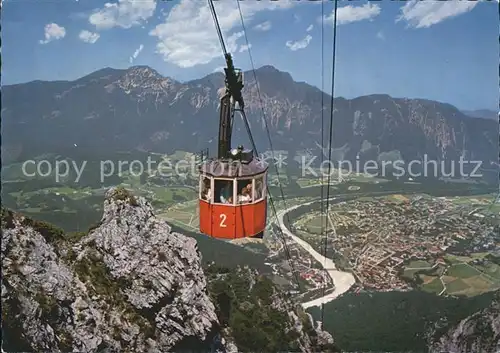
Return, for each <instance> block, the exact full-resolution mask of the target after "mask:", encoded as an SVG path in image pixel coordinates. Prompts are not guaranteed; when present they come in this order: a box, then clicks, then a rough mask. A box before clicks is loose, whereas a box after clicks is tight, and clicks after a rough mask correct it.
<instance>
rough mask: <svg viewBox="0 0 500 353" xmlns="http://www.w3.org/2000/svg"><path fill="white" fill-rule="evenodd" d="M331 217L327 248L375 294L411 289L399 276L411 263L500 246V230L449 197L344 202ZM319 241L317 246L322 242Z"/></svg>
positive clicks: (318, 238)
mask: <svg viewBox="0 0 500 353" xmlns="http://www.w3.org/2000/svg"><path fill="white" fill-rule="evenodd" d="M330 218H331V221H332V223H333V224H334V225H335V231H334V232H332V234H331V235H330V236H329V247H331V248H332V249H335V251H336V252H338V253H340V254H342V255H343V256H344V258H345V259H346V262H347V264H348V266H347V267H350V269H351V270H352V271H353V273H354V274H355V275H356V277H357V279H358V280H359V281H360V283H361V284H362V285H363V286H364V287H365V288H370V289H376V290H407V289H409V284H408V283H407V282H406V281H405V280H404V279H402V278H401V273H402V270H403V268H404V267H405V266H407V264H408V262H409V260H410V259H426V260H431V262H432V263H436V261H439V260H440V258H442V255H443V254H444V253H445V251H447V250H448V251H451V250H452V249H454V248H457V246H459V245H460V244H461V246H462V247H463V246H465V247H466V249H465V250H463V251H464V252H467V251H468V252H471V251H478V250H481V249H490V248H493V247H495V246H496V244H499V245H500V234H499V232H498V230H497V229H495V228H494V227H493V226H492V225H490V224H488V222H485V221H484V219H482V218H481V217H476V216H474V215H473V214H470V208H469V209H467V208H466V207H457V206H456V205H455V204H454V203H453V202H451V201H450V200H448V199H446V198H428V197H411V198H404V197H403V198H401V199H399V200H394V199H391V198H375V199H369V200H365V201H361V200H357V201H352V202H344V203H340V204H338V205H336V208H335V209H334V210H333V212H332V214H331V217H330ZM316 239H317V240H316V242H317V244H315V246H316V247H317V246H320V243H321V242H322V241H323V239H322V237H317V238H316ZM463 244H465V245H463ZM441 261H442V262H443V261H444V260H442V259H441ZM431 266H432V265H431Z"/></svg>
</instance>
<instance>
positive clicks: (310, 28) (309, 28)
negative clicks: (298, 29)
mask: <svg viewBox="0 0 500 353" xmlns="http://www.w3.org/2000/svg"><path fill="white" fill-rule="evenodd" d="M313 28H314V26H313V25H309V27H307V29H306V32H311V31H312V29H313Z"/></svg>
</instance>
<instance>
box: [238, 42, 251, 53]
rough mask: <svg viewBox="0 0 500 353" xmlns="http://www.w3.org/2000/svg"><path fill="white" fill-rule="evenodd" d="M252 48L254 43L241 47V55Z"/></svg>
mask: <svg viewBox="0 0 500 353" xmlns="http://www.w3.org/2000/svg"><path fill="white" fill-rule="evenodd" d="M251 47H252V43H249V44H248V45H246V44H243V45H242V46H241V47H240V53H243V52H244V51H247V50H248V49H250V48H251Z"/></svg>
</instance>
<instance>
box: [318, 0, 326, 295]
mask: <svg viewBox="0 0 500 353" xmlns="http://www.w3.org/2000/svg"><path fill="white" fill-rule="evenodd" d="M324 17H325V6H324V1H323V0H321V165H323V163H324V160H325V153H324V148H325V147H324V145H325V134H324V130H325V114H324V107H325V93H324V91H325V80H324V78H325V72H324V70H325V63H324V60H325V54H324V46H325V34H324V33H325V29H324V27H325V24H324V20H325V19H324ZM319 174H320V183H321V201H320V206H321V211H320V219H321V234H323V232H324V231H325V226H324V224H323V221H325V222H326V214H325V210H324V205H323V198H324V187H325V186H324V184H323V182H324V181H325V178H324V175H323V173H322V172H321V171H320V173H319ZM323 268H326V256H325V261H324V263H323ZM326 274H327V275H328V271H326ZM324 285H325V286H326V283H325V284H324ZM324 293H325V289H324V288H323V295H324Z"/></svg>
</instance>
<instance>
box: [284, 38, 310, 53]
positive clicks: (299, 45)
mask: <svg viewBox="0 0 500 353" xmlns="http://www.w3.org/2000/svg"><path fill="white" fill-rule="evenodd" d="M311 39H312V37H311V36H310V35H309V34H308V35H307V36H305V38H304V39H301V40H298V41H296V42H292V41H291V40H289V41H287V42H286V44H285V45H286V46H287V47H288V48H290V50H291V51H296V50H299V49H304V48H306V47H307V46H308V45H309V43H311Z"/></svg>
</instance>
